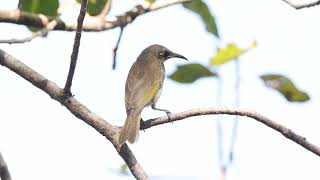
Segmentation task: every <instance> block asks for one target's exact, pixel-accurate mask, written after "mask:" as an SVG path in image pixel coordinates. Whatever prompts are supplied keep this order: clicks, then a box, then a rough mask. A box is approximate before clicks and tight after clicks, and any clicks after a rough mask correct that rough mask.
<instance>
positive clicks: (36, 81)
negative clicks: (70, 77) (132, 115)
mask: <svg viewBox="0 0 320 180" xmlns="http://www.w3.org/2000/svg"><path fill="white" fill-rule="evenodd" d="M0 65H2V66H5V67H7V68H8V69H10V70H11V71H13V72H15V73H16V74H18V75H20V76H21V77H22V78H24V79H25V80H27V81H28V82H30V83H32V84H33V85H34V86H36V87H37V88H39V89H41V90H42V91H44V92H45V93H47V94H48V95H49V96H50V97H51V98H52V99H54V100H56V101H58V102H60V103H61V104H62V105H63V106H65V107H66V108H67V109H68V110H69V111H70V112H71V113H72V114H73V115H74V116H76V117H77V118H79V119H81V120H82V121H84V122H85V123H87V124H88V125H90V126H91V127H93V128H94V129H95V130H96V131H98V132H99V133H100V134H102V135H103V136H105V137H106V138H107V139H108V140H109V141H110V142H111V143H112V144H113V146H114V147H115V149H116V150H117V152H118V153H119V155H120V156H121V157H122V158H123V160H124V161H125V162H126V164H127V165H128V167H129V169H130V171H131V172H132V174H133V175H134V176H135V177H136V178H137V179H141V180H145V179H148V176H147V174H146V173H145V172H144V170H143V169H142V167H141V166H140V164H139V163H138V162H137V160H136V158H135V156H134V155H133V153H132V152H131V150H130V149H129V147H128V146H127V145H122V146H121V148H120V146H119V144H118V142H117V139H118V138H117V137H118V135H119V130H118V128H116V127H114V126H112V125H111V124H109V123H108V122H107V121H105V120H104V119H102V118H101V117H99V116H98V115H96V114H94V113H93V112H91V111H90V110H89V109H88V108H87V107H86V106H84V105H83V104H81V103H80V102H79V101H78V100H77V99H76V98H74V97H72V96H71V97H66V96H65V95H64V93H63V89H62V88H60V87H59V86H58V85H56V84H55V83H54V82H52V81H50V80H48V79H47V78H45V77H44V76H42V75H41V74H39V73H37V72H36V71H34V70H33V69H31V68H30V67H28V66H27V65H25V64H24V63H22V62H21V61H19V60H18V59H16V58H14V57H12V56H11V55H9V54H7V53H6V52H4V51H2V50H1V49H0Z"/></svg>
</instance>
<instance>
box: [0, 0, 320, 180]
mask: <svg viewBox="0 0 320 180" xmlns="http://www.w3.org/2000/svg"><path fill="white" fill-rule="evenodd" d="M195 1H196V2H195ZM30 2H31V1H30ZM161 2H166V1H161V0H158V1H156V2H155V3H161ZM303 2H308V1H303ZM303 2H302V1H299V3H303ZM18 3H19V1H18V0H1V1H0V10H14V9H16V8H17V7H18ZM146 3H147V2H145V1H138V0H134V1H127V0H117V1H113V3H112V7H111V11H110V13H109V14H108V16H107V19H108V18H112V17H114V16H116V15H121V14H123V13H124V12H126V11H128V10H131V9H132V8H134V7H135V5H137V4H146ZM192 3H194V4H185V5H181V4H177V5H173V6H170V7H167V8H163V9H161V10H158V11H154V12H150V13H147V14H144V15H141V16H139V17H137V19H136V20H135V21H134V22H133V23H131V24H129V25H128V26H126V27H125V29H124V31H123V35H122V39H121V42H120V44H119V47H118V51H117V66H116V69H115V70H113V69H112V64H113V48H114V47H115V45H116V43H117V40H118V36H119V32H120V31H119V28H116V29H112V30H107V31H102V32H84V33H83V34H82V39H81V46H80V52H79V59H78V64H77V69H76V72H75V77H74V82H73V87H72V92H73V94H74V95H75V97H76V98H77V99H78V100H79V101H80V102H82V103H83V104H84V105H86V106H87V107H88V108H89V109H90V110H92V111H93V112H95V113H96V114H98V115H99V116H101V117H103V118H104V119H105V120H107V121H108V122H110V123H111V124H113V125H118V126H121V125H122V124H123V123H124V120H125V117H126V114H125V107H124V84H125V80H126V77H127V73H128V71H129V69H130V67H131V65H132V63H133V62H134V61H135V59H136V58H137V56H138V55H139V54H140V52H141V51H142V50H143V49H144V48H145V47H147V46H149V45H151V44H155V43H157V44H161V45H164V46H166V47H168V48H169V49H171V50H172V51H174V52H177V53H179V54H182V55H184V56H186V57H187V58H188V59H189V62H185V61H183V60H180V59H171V60H169V61H167V62H166V71H167V75H168V78H166V80H165V83H164V89H163V92H162V96H161V98H160V99H159V102H158V106H159V107H163V108H166V109H169V110H170V111H171V112H173V113H175V112H180V111H184V110H188V109H191V108H199V107H211V106H232V107H234V106H239V107H241V108H248V109H252V110H255V111H257V112H259V113H261V114H263V115H265V116H267V117H269V118H270V119H272V120H274V121H276V122H277V123H280V124H282V125H285V126H286V127H288V128H290V129H292V130H293V131H295V132H296V133H298V134H301V135H303V136H304V137H306V138H307V139H308V140H309V141H310V142H312V143H314V144H315V145H320V139H319V128H320V122H319V118H320V112H319V106H320V101H319V97H320V93H319V92H320V91H319V90H320V84H319V80H318V77H319V76H318V75H316V74H317V72H318V70H319V65H320V64H319V62H318V60H319V59H320V54H319V49H318V46H319V42H320V36H319V35H318V34H319V32H320V25H319V24H318V23H317V22H318V17H319V16H320V11H319V8H320V7H318V6H315V7H312V8H306V9H301V10H295V9H294V8H292V7H290V6H289V5H288V4H286V3H284V2H283V1H282V0H269V1H255V0H238V1H235V0H203V1H198V0H194V2H192ZM197 3H198V4H197ZM199 3H200V4H199ZM193 5H195V6H193ZM197 5H199V6H197ZM79 7H80V5H79V3H77V2H76V1H75V0H60V1H59V9H58V12H59V13H61V16H60V18H61V19H63V20H65V21H68V22H72V23H76V18H77V16H78V12H79ZM199 7H201V8H200V10H199ZM206 7H208V9H206ZM197 8H198V12H197ZM190 9H192V10H193V11H190ZM195 9H196V10H195ZM207 10H209V11H207ZM199 12H202V13H199ZM208 12H209V13H210V14H209V15H208ZM199 14H200V15H202V17H201V16H200V15H199ZM204 17H205V18H204ZM208 18H209V20H208ZM204 19H206V21H203V20H204ZM212 22H213V23H214V24H212ZM210 23H211V25H210ZM215 25H216V26H215ZM208 27H209V30H210V28H211V32H209V31H207V29H208ZM213 27H216V28H217V29H216V30H215V29H213V30H212V28H213ZM30 35H31V31H30V30H29V29H28V27H26V26H23V25H16V24H10V23H0V39H2V40H3V39H11V38H17V39H19V38H25V37H28V36H30ZM73 40H74V32H67V31H50V32H49V33H48V34H47V36H46V37H38V38H35V39H34V40H32V41H31V42H27V43H23V44H0V48H1V49H2V50H4V51H6V52H8V53H9V54H11V55H13V56H14V57H16V58H18V59H19V60H21V61H23V62H24V63H25V64H27V65H28V66H30V67H31V68H33V69H34V70H36V71H37V72H39V73H40V74H42V75H44V76H45V77H47V78H48V79H50V80H52V81H54V82H56V83H57V84H58V85H59V86H60V87H63V86H64V83H65V80H66V76H67V73H68V68H69V61H70V55H71V51H72V45H73ZM188 65H189V66H188ZM184 68H185V69H184ZM181 69H184V71H183V72H181ZM186 69H187V70H186ZM179 70H180V71H179ZM184 73H185V74H184ZM190 74H191V77H190ZM216 74H218V77H217V76H216ZM170 77H171V78H170ZM190 78H191V80H190ZM0 82H1V85H0V87H1V89H0V114H1V115H0V152H1V153H2V155H3V156H4V158H5V160H6V163H7V165H8V167H9V170H10V172H11V176H12V178H13V179H34V180H36V179H48V180H50V179H78V180H81V179H97V180H100V179H101V180H102V179H123V180H125V179H133V177H132V175H131V173H130V172H129V171H128V170H127V169H126V167H125V166H124V162H123V160H122V159H121V158H120V157H119V156H118V154H117V152H116V151H115V150H114V148H113V146H112V144H111V143H109V142H108V141H107V140H106V139H105V138H104V137H103V136H101V135H100V134H99V133H97V132H96V131H95V130H94V129H93V128H91V127H90V126H88V125H87V124H85V123H84V122H82V121H81V120H79V119H77V118H76V117H74V116H73V115H72V114H70V113H69V112H68V110H66V109H65V108H64V107H63V106H61V105H60V104H59V103H58V102H56V101H53V100H52V99H50V98H49V96H48V95H47V94H45V93H43V92H42V91H40V90H39V89H37V88H35V87H34V86H33V85H31V84H30V83H28V82H27V81H25V80H24V79H22V78H21V77H19V76H18V75H16V74H15V73H12V72H10V71H9V70H8V69H6V68H4V67H0ZM314 82H315V83H314ZM266 85H267V86H266ZM270 87H271V88H270ZM164 115H165V114H164V113H161V112H157V111H153V110H152V109H151V108H146V109H145V110H144V111H143V115H142V117H143V119H149V118H154V117H159V116H164ZM235 124H236V125H235ZM130 147H131V148H132V150H133V152H134V154H135V155H136V157H137V159H138V161H139V162H140V163H141V165H142V167H143V168H144V169H145V171H146V172H147V173H148V174H149V175H150V176H151V179H172V180H173V179H174V180H176V179H179V180H180V179H181V180H182V179H186V180H189V179H190V180H198V179H228V180H242V179H246V180H250V179H261V180H269V179H291V180H295V179H319V178H320V174H319V166H320V159H319V157H318V156H316V155H314V154H312V153H311V152H309V151H307V150H305V149H303V148H302V147H300V146H299V145H297V144H295V143H293V142H292V141H290V140H288V139H286V138H285V137H283V136H282V135H281V134H279V133H278V132H276V131H274V130H273V129H270V128H269V127H267V126H265V125H262V124H260V123H259V122H257V121H255V120H252V119H250V118H245V117H239V118H238V119H235V117H233V116H225V115H221V116H217V115H214V116H198V117H194V118H188V119H186V120H183V121H179V122H174V123H168V124H165V125H161V126H156V127H152V128H150V129H147V130H146V131H145V132H143V131H142V132H140V139H139V141H138V143H136V144H134V145H130ZM230 154H231V155H232V158H230ZM223 168H226V169H227V170H226V172H225V173H223V172H222V169H223Z"/></svg>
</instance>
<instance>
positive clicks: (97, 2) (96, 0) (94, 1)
mask: <svg viewBox="0 0 320 180" xmlns="http://www.w3.org/2000/svg"><path fill="white" fill-rule="evenodd" d="M76 1H77V2H78V3H81V1H82V0H76ZM107 2H108V0H89V1H88V6H87V12H88V13H89V14H90V15H91V16H96V15H98V14H100V13H101V11H102V10H103V8H104V6H105V4H106V3H107Z"/></svg>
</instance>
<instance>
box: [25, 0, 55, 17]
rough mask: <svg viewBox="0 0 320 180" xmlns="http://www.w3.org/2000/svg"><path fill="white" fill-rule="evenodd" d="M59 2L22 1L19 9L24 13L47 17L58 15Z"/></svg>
mask: <svg viewBox="0 0 320 180" xmlns="http://www.w3.org/2000/svg"><path fill="white" fill-rule="evenodd" d="M58 7H59V0H20V1H19V8H20V9H21V10H22V11H26V12H31V13H37V14H43V15H47V16H53V17H55V16H57V15H58Z"/></svg>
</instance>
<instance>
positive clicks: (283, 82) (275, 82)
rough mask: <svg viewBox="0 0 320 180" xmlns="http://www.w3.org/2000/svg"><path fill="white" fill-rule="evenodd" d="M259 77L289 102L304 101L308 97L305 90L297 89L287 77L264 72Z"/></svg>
mask: <svg viewBox="0 0 320 180" xmlns="http://www.w3.org/2000/svg"><path fill="white" fill-rule="evenodd" d="M260 78H261V79H262V80H263V81H264V84H265V85H266V86H267V87H269V88H272V89H275V90H277V91H278V92H280V93H281V94H282V95H283V96H284V97H285V98H286V99H287V100H288V101H290V102H305V101H308V100H309V99H310V97H309V95H308V94H307V93H306V92H303V91H301V90H299V89H298V88H297V87H296V86H295V85H294V83H293V82H292V81H291V80H290V79H289V78H287V77H285V76H283V75H279V74H265V75H261V76H260Z"/></svg>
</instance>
